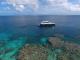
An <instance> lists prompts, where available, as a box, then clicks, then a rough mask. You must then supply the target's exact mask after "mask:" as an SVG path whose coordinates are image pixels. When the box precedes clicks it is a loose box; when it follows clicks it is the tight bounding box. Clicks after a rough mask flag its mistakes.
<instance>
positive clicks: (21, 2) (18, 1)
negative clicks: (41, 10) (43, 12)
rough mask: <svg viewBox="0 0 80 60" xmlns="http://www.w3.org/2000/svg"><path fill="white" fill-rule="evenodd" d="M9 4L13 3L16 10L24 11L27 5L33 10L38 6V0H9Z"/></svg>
mask: <svg viewBox="0 0 80 60" xmlns="http://www.w3.org/2000/svg"><path fill="white" fill-rule="evenodd" d="M7 2H8V4H12V5H13V6H14V7H15V9H16V10H18V11H23V10H24V9H25V8H26V7H30V8H32V9H33V10H36V9H37V8H38V0H7Z"/></svg>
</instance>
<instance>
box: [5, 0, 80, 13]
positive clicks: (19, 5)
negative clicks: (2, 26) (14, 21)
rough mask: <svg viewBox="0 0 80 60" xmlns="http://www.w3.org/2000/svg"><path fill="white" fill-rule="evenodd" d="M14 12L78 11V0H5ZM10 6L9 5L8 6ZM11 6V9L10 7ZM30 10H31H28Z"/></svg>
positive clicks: (79, 3)
mask: <svg viewBox="0 0 80 60" xmlns="http://www.w3.org/2000/svg"><path fill="white" fill-rule="evenodd" d="M6 1H7V4H9V5H12V6H13V7H12V8H13V9H14V10H15V11H16V12H22V13H24V12H26V11H27V12H28V13H32V12H33V13H36V14H38V13H40V14H43V13H44V14H49V13H50V14H54V13H59V14H60V13H63V14H64V13H67V14H68V13H69V14H70V13H72V12H73V13H74V12H80V0H77V2H76V3H75V4H74V3H73V2H70V1H69V0H6ZM9 8H10V7H9ZM12 8H11V9H12ZM30 11H31V12H30Z"/></svg>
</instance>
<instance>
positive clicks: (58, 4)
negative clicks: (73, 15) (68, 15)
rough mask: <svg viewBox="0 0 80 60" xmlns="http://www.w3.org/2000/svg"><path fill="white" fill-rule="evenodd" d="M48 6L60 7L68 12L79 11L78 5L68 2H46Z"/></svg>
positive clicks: (62, 0)
mask: <svg viewBox="0 0 80 60" xmlns="http://www.w3.org/2000/svg"><path fill="white" fill-rule="evenodd" d="M78 1H79V0H78ZM48 4H49V6H51V7H52V8H54V7H57V8H59V7H60V8H63V9H65V10H68V11H80V3H76V4H73V3H71V2H69V1H68V0H48Z"/></svg>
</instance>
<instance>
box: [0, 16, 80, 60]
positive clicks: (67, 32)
mask: <svg viewBox="0 0 80 60" xmlns="http://www.w3.org/2000/svg"><path fill="white" fill-rule="evenodd" d="M43 20H49V21H51V22H55V23H56V26H55V27H48V28H40V27H39V24H40V22H41V21H43ZM54 35H57V36H60V37H63V39H64V40H66V41H71V42H76V43H79V44H80V16H79V15H74V16H72V15H71V16H0V51H3V50H5V49H12V51H11V52H9V53H7V54H1V55H0V58H1V59H3V60H5V59H6V60H15V58H11V57H10V56H12V55H14V54H15V53H17V52H18V50H19V48H20V47H22V46H23V45H24V44H26V43H44V42H46V40H47V37H49V36H54ZM6 55H7V56H6ZM3 57H5V58H3Z"/></svg>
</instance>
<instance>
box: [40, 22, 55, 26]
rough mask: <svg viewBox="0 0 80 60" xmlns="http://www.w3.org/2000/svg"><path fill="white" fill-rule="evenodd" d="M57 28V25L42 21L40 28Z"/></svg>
mask: <svg viewBox="0 0 80 60" xmlns="http://www.w3.org/2000/svg"><path fill="white" fill-rule="evenodd" d="M52 26H55V23H53V22H49V21H42V22H41V23H40V27H52Z"/></svg>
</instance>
